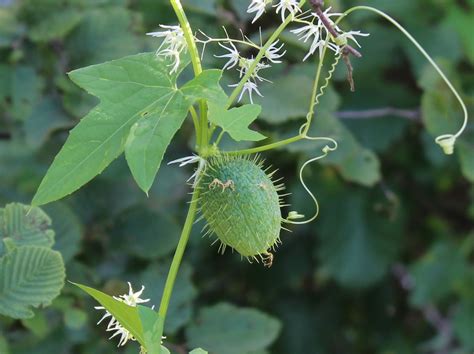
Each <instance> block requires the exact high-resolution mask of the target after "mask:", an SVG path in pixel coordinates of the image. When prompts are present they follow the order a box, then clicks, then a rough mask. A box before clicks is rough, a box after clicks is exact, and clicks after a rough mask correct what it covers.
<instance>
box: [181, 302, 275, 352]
mask: <svg viewBox="0 0 474 354" xmlns="http://www.w3.org/2000/svg"><path fill="white" fill-rule="evenodd" d="M280 328H281V324H280V322H279V321H278V320H276V319H275V318H273V317H270V316H269V315H267V314H265V313H263V312H260V311H258V310H256V309H251V308H238V307H236V306H234V305H230V304H226V303H221V304H218V305H215V306H212V307H207V308H204V309H202V310H201V312H200V314H199V316H198V319H197V321H196V322H195V323H193V324H192V325H190V326H189V327H188V328H187V330H186V336H187V338H188V342H189V344H190V346H191V347H202V348H206V349H207V350H209V351H210V352H211V353H219V354H247V353H250V352H252V351H257V350H261V349H264V348H266V347H267V346H269V345H270V344H271V343H272V342H273V341H274V340H275V339H276V338H277V336H278V334H279V332H280Z"/></svg>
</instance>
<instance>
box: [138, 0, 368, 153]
mask: <svg viewBox="0 0 474 354" xmlns="http://www.w3.org/2000/svg"><path fill="white" fill-rule="evenodd" d="M299 3H300V1H298V0H279V1H276V0H251V2H250V5H249V7H248V9H247V12H248V13H252V14H253V13H255V16H254V19H253V21H252V23H254V22H255V21H257V20H258V19H259V18H260V17H261V16H262V15H263V14H264V13H265V11H266V10H267V8H269V7H271V8H275V9H276V10H275V12H276V13H277V14H279V15H281V18H282V21H285V20H286V19H287V18H288V16H291V21H292V22H293V23H295V24H300V25H301V27H299V28H296V29H293V30H291V32H292V33H293V34H295V35H296V36H297V37H298V39H299V40H300V41H302V42H305V43H308V42H310V43H311V44H310V48H309V51H308V53H307V54H306V55H305V57H304V58H303V61H305V60H307V59H308V58H309V57H310V56H312V55H314V54H315V53H316V52H318V53H319V55H320V56H321V55H322V52H323V49H324V48H325V47H327V48H329V49H330V50H332V51H334V52H335V53H336V54H340V52H341V49H342V48H343V47H344V46H345V45H346V44H347V41H348V40H352V41H353V42H355V43H356V44H357V46H359V47H360V45H359V43H358V42H357V40H356V38H355V36H368V34H366V33H361V32H360V31H349V32H344V31H343V30H341V29H340V28H339V27H338V26H337V25H336V24H335V23H334V22H333V21H332V19H331V18H333V17H340V16H342V14H340V13H330V10H331V8H328V9H327V10H326V11H324V15H325V17H326V18H327V20H328V21H329V23H330V24H331V25H332V27H333V28H334V31H335V32H336V33H337V37H336V36H333V34H334V33H333V34H331V33H330V32H329V30H328V29H327V28H326V26H325V25H324V23H323V21H321V19H320V18H319V16H318V15H317V14H316V13H311V12H305V13H301V12H302V10H301V8H300V6H299ZM160 27H161V28H162V29H163V31H159V32H151V33H147V35H149V36H153V37H158V38H163V42H162V43H161V45H160V47H159V48H158V50H157V51H156V55H157V56H164V57H166V58H171V59H172V64H171V65H170V66H172V69H171V73H175V72H177V71H178V69H179V65H180V56H181V54H182V53H183V52H186V51H187V44H186V39H185V36H184V33H183V30H182V29H181V27H180V26H165V25H160ZM224 31H225V28H224ZM201 34H203V35H204V36H205V39H199V38H195V39H196V42H198V43H201V44H203V45H204V48H203V54H204V51H205V48H206V45H207V44H208V43H212V42H213V43H218V44H219V46H220V47H221V48H223V49H224V50H226V53H224V54H222V55H216V57H217V58H221V59H226V60H227V62H226V63H225V64H224V66H223V70H231V69H234V68H236V69H237V71H238V73H239V78H240V79H241V80H242V78H243V77H245V78H246V81H245V82H244V83H243V86H242V90H241V93H240V96H239V101H241V100H242V98H243V96H244V95H245V94H246V93H247V94H248V95H249V99H250V102H251V103H253V95H254V93H255V94H257V95H259V96H261V97H263V95H262V94H261V92H260V91H259V89H258V84H259V83H261V82H263V81H267V82H270V81H269V80H267V79H265V78H264V77H262V76H261V71H262V70H264V69H268V68H270V67H271V65H272V64H279V63H281V62H282V60H281V59H282V57H283V56H284V55H285V54H286V51H285V50H283V47H284V44H283V43H280V41H279V40H276V41H274V42H273V43H271V45H267V47H265V48H266V50H265V53H264V55H263V58H262V60H261V61H259V62H258V63H256V62H255V60H256V59H255V57H254V56H251V57H247V56H243V55H242V54H241V53H240V52H239V49H238V48H237V45H244V46H246V47H249V48H251V49H253V50H258V51H259V52H260V51H261V50H262V48H263V44H262V43H260V45H257V44H255V43H254V42H252V41H251V40H250V39H249V38H247V37H246V36H245V35H244V34H242V40H237V39H231V38H230V37H229V35H228V34H227V31H226V37H225V38H219V39H215V38H211V37H209V36H207V35H206V34H204V33H203V32H201ZM334 37H335V38H334ZM240 85H241V84H240V83H239V84H233V85H229V87H239V86H240ZM193 162H195V161H193Z"/></svg>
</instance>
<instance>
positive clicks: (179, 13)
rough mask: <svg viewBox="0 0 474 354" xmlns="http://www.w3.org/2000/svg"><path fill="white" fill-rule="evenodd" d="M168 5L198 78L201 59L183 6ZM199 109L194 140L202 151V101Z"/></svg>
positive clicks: (174, 0) (204, 111)
mask: <svg viewBox="0 0 474 354" xmlns="http://www.w3.org/2000/svg"><path fill="white" fill-rule="evenodd" d="M170 3H171V6H172V7H173V10H174V12H175V14H176V17H177V18H178V21H179V24H180V25H181V29H182V30H183V33H184V38H185V39H186V44H187V46H188V50H189V55H190V56H191V63H192V65H193V70H194V75H195V76H198V75H199V74H200V73H202V65H201V57H200V56H199V51H198V49H197V45H196V41H195V40H194V34H193V31H192V29H191V25H190V24H189V21H188V18H187V16H186V13H185V12H184V9H183V6H182V5H181V1H180V0H170ZM199 109H200V114H201V119H200V123H199V126H197V127H196V130H197V131H198V132H199V133H198V135H197V137H196V140H197V142H198V146H199V148H200V149H204V148H206V147H207V144H208V128H207V126H208V124H207V107H206V103H205V102H204V101H200V102H199ZM195 124H196V123H195Z"/></svg>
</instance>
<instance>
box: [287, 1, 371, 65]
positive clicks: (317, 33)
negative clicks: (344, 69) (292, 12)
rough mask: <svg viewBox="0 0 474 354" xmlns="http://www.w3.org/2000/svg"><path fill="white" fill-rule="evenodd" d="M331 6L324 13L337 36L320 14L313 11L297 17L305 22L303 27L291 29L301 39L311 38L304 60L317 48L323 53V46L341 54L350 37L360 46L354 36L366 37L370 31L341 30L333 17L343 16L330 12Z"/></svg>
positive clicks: (305, 40) (320, 53)
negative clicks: (330, 31)
mask: <svg viewBox="0 0 474 354" xmlns="http://www.w3.org/2000/svg"><path fill="white" fill-rule="evenodd" d="M329 11H331V8H330V7H329V8H328V9H327V10H326V11H324V15H325V16H326V18H327V19H328V21H329V22H330V23H331V25H332V26H333V28H334V29H335V31H336V32H337V33H338V37H337V38H332V36H331V34H330V33H329V31H328V30H327V28H326V26H325V25H324V23H323V22H322V21H321V19H320V18H319V16H318V15H317V14H316V13H311V14H310V15H309V16H307V17H306V18H304V19H297V20H296V21H295V22H298V23H301V24H303V26H302V27H300V28H297V29H294V30H291V32H292V33H294V34H295V35H296V36H297V37H298V39H299V40H301V41H303V42H305V43H306V42H308V40H311V46H310V48H309V51H308V53H307V54H306V56H305V57H304V59H303V61H305V60H306V59H308V58H309V57H310V56H311V55H313V54H314V53H316V50H318V51H319V55H320V56H321V55H322V51H323V48H324V47H325V46H327V48H329V49H331V50H333V51H334V52H335V53H336V54H339V52H340V50H341V46H343V45H344V44H346V43H347V40H348V39H350V40H352V41H354V42H355V43H356V44H357V46H359V47H360V45H359V43H358V42H357V40H356V39H355V37H354V36H363V37H366V36H368V35H369V34H368V33H361V32H360V31H349V32H344V31H343V30H341V29H340V28H339V27H338V26H336V24H335V23H334V22H333V21H332V20H331V17H335V16H342V14H340V13H330V12H329Z"/></svg>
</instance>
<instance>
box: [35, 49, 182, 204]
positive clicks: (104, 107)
mask: <svg viewBox="0 0 474 354" xmlns="http://www.w3.org/2000/svg"><path fill="white" fill-rule="evenodd" d="M70 77H71V79H72V80H73V81H74V82H75V83H77V84H78V85H79V86H81V87H83V88H84V89H86V90H87V91H88V92H89V93H91V94H93V95H94V96H97V97H99V98H100V99H101V102H100V104H99V105H98V106H97V107H96V108H95V109H93V110H92V111H91V112H90V113H89V114H88V115H87V116H86V117H85V118H83V119H82V120H81V122H80V123H79V124H78V125H77V126H76V127H75V128H74V129H73V130H72V131H71V133H70V136H69V138H68V140H67V141H66V144H65V145H64V146H63V148H62V149H61V151H60V152H59V154H58V155H57V156H56V158H55V160H54V162H53V164H52V165H51V167H50V169H49V170H48V173H47V174H46V176H45V177H44V179H43V181H42V182H41V185H40V187H39V189H38V191H37V193H36V195H35V197H34V198H33V204H34V205H42V204H46V203H49V202H52V201H54V200H57V199H60V198H62V197H64V196H66V195H68V194H70V193H72V192H74V191H75V190H77V189H79V188H80V187H82V186H83V185H84V184H86V183H87V182H89V181H90V180H91V179H92V178H94V177H95V176H96V175H98V174H99V173H101V172H102V171H103V170H104V169H105V168H106V167H107V166H108V165H109V164H110V163H111V162H112V161H113V160H115V159H116V158H117V157H118V156H119V155H120V154H121V153H122V152H123V151H124V148H125V142H126V139H127V137H128V135H129V132H130V129H131V127H132V126H133V125H134V124H135V123H136V122H137V121H138V120H139V119H140V118H141V117H142V115H146V114H149V115H150V117H151V116H152V115H153V114H159V113H160V112H161V111H162V110H163V107H164V106H165V105H166V103H167V102H169V101H170V98H172V97H182V95H181V94H180V93H177V92H178V91H177V88H176V75H170V74H169V68H168V67H167V62H165V61H163V60H159V59H157V58H156V57H155V55H154V54H151V53H147V54H138V55H134V56H129V57H125V58H122V59H118V60H114V61H111V62H106V63H103V64H99V65H93V66H89V67H86V68H83V69H79V70H75V71H73V72H71V73H70ZM170 132H172V129H170Z"/></svg>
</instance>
